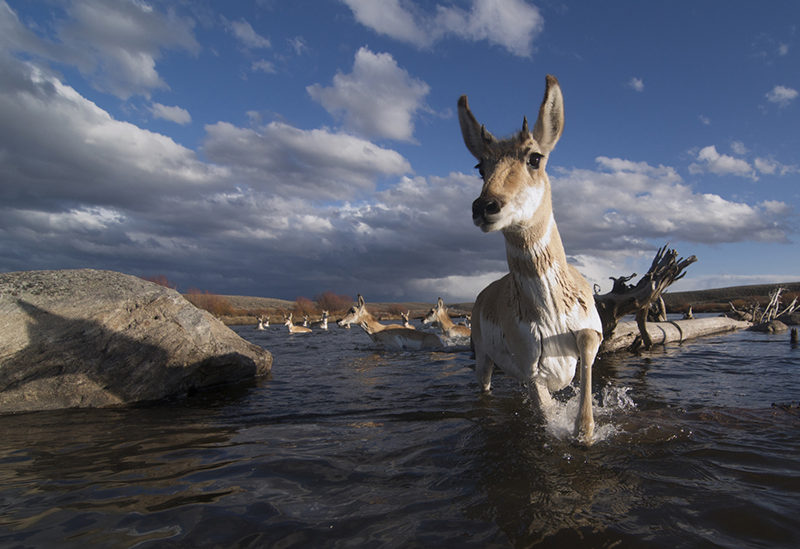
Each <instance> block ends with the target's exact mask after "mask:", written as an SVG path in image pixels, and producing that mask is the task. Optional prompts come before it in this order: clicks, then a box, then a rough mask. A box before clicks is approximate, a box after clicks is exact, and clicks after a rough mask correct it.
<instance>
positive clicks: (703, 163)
mask: <svg viewBox="0 0 800 549" xmlns="http://www.w3.org/2000/svg"><path fill="white" fill-rule="evenodd" d="M697 160H698V162H696V163H692V164H691V165H690V166H689V171H690V173H695V174H696V173H703V172H711V173H713V174H716V175H736V176H739V177H749V178H751V179H758V177H757V176H756V174H755V170H754V169H753V167H752V166H751V165H750V164H749V163H748V162H747V161H746V160H744V159H741V158H736V157H733V156H730V155H727V154H720V153H719V152H718V151H717V147H715V146H714V145H709V146H707V147H703V148H702V149H700V151H699V152H698V153H697Z"/></svg>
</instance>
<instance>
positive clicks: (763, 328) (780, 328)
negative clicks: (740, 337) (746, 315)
mask: <svg viewBox="0 0 800 549" xmlns="http://www.w3.org/2000/svg"><path fill="white" fill-rule="evenodd" d="M750 330H752V331H754V332H765V333H768V334H782V333H784V332H788V331H789V327H788V326H787V325H786V324H784V323H783V322H781V321H780V320H768V321H767V322H762V323H761V324H755V325H754V326H751V327H750Z"/></svg>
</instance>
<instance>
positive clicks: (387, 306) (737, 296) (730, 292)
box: [220, 282, 800, 324]
mask: <svg viewBox="0 0 800 549" xmlns="http://www.w3.org/2000/svg"><path fill="white" fill-rule="evenodd" d="M778 287H781V288H784V289H785V294H784V295H785V299H784V301H787V302H788V301H790V300H791V299H792V297H793V296H795V295H798V294H800V282H785V283H778V284H752V285H746V286H731V287H726V288H713V289H708V290H690V291H685V292H667V293H665V294H663V297H664V303H665V305H666V306H667V311H668V312H671V313H679V312H685V311H686V309H687V308H688V306H689V305H691V306H692V310H693V312H695V313H721V312H725V311H728V310H730V305H729V304H730V303H731V302H733V303H734V304H735V305H736V306H737V307H744V306H746V305H748V304H750V303H752V302H754V301H757V302H759V303H766V302H767V301H768V299H769V294H770V292H772V291H773V290H774V289H775V288H778ZM220 297H222V298H224V299H225V300H227V301H228V302H229V303H230V305H231V306H232V307H233V308H234V309H236V310H237V311H241V312H242V313H243V314H236V315H232V316H221V317H220V318H221V319H222V320H223V321H224V322H225V323H226V324H250V323H254V322H257V317H258V316H259V315H270V316H272V318H271V321H272V323H275V322H278V321H281V322H282V321H283V317H282V315H283V313H286V312H289V311H292V310H293V309H294V306H295V302H294V301H289V300H285V299H276V298H270V297H258V296H239V295H221V296H220ZM433 305H434V303H433V302H430V303H426V302H420V301H408V302H370V301H367V307H368V309H369V311H370V312H372V313H373V314H374V315H376V316H377V317H378V318H379V319H380V320H399V319H400V315H399V313H398V312H397V311H401V310H402V311H403V312H405V311H410V313H411V314H410V316H411V318H419V317H421V316H423V315H424V314H425V313H427V312H428V309H430V308H431V307H432V306H433ZM447 307H448V309H449V310H450V314H451V316H459V315H465V314H469V313H470V312H471V311H472V302H462V303H447ZM279 315H280V316H279ZM332 316H334V320H335V315H332Z"/></svg>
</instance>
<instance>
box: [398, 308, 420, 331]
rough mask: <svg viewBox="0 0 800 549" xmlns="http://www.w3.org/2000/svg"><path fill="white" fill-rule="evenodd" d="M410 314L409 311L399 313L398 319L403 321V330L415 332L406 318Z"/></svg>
mask: <svg viewBox="0 0 800 549" xmlns="http://www.w3.org/2000/svg"><path fill="white" fill-rule="evenodd" d="M410 314H411V311H406V312H405V313H400V318H401V319H402V320H403V328H408V329H410V330H416V328H414V327H413V326H412V325H411V322H409V320H408V316H409V315H410Z"/></svg>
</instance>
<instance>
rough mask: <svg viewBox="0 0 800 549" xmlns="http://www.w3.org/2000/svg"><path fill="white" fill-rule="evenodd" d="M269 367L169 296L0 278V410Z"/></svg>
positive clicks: (129, 397)
mask: <svg viewBox="0 0 800 549" xmlns="http://www.w3.org/2000/svg"><path fill="white" fill-rule="evenodd" d="M271 368H272V355H271V354H270V353H269V352H268V351H265V350H264V349H262V348H261V347H259V346H258V345H254V344H252V343H248V342H247V341H245V340H243V339H242V338H240V337H239V336H238V335H236V334H235V333H234V332H233V331H232V330H231V329H230V328H228V327H227V326H225V325H224V324H223V323H222V322H220V321H219V320H217V319H216V318H214V317H213V316H212V315H211V314H210V313H208V312H206V311H202V310H200V309H198V308H196V307H195V306H194V305H192V304H191V303H189V302H188V301H186V299H184V298H183V296H181V295H180V294H179V293H178V292H176V291H175V290H171V289H168V288H164V287H163V286H158V285H156V284H153V283H151V282H147V281H145V280H142V279H140V278H137V277H134V276H130V275H126V274H122V273H116V272H111V271H96V270H90V269H82V270H63V271H27V272H15V273H0V413H3V412H20V411H31V410H47V409H57V408H72V407H101V406H113V405H120V404H128V403H133V402H140V401H147V400H157V399H161V398H164V397H168V396H174V395H181V394H186V393H187V392H190V391H193V390H194V389H199V388H203V387H208V386H211V385H217V384H222V383H228V382H234V381H239V380H243V379H247V378H253V377H255V376H261V375H265V374H267V373H269V371H270V370H271Z"/></svg>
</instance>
